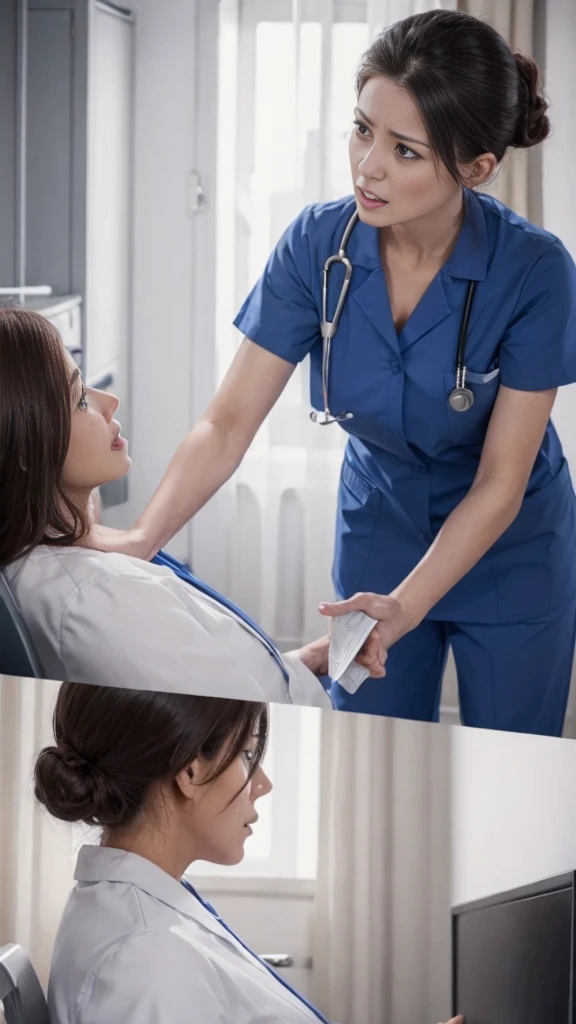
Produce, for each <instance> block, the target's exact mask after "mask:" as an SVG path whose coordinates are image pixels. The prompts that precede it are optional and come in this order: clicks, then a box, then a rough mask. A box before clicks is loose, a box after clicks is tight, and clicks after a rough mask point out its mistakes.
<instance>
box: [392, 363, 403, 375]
mask: <svg viewBox="0 0 576 1024" xmlns="http://www.w3.org/2000/svg"><path fill="white" fill-rule="evenodd" d="M390 369H391V370H392V373H400V370H401V369H402V367H401V366H400V363H390Z"/></svg>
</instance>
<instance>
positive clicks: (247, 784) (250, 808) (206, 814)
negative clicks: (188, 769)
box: [187, 735, 272, 864]
mask: <svg viewBox="0 0 576 1024" xmlns="http://www.w3.org/2000/svg"><path fill="white" fill-rule="evenodd" d="M257 739H258V737H257V735H256V736H254V737H252V738H251V739H250V740H249V741H248V743H247V744H246V749H245V750H243V751H242V753H241V754H240V756H239V757H237V758H236V760H235V761H233V762H232V764H231V765H230V766H229V768H227V769H226V771H225V772H223V773H222V775H220V776H218V778H217V779H214V781H213V782H208V783H206V784H205V785H202V784H201V779H202V774H204V775H206V774H208V773H209V772H210V771H211V770H213V768H214V765H213V764H209V763H207V762H205V763H204V764H202V762H201V761H198V762H196V763H195V764H194V765H193V766H192V770H193V777H196V779H197V782H198V781H199V782H200V786H199V787H198V788H197V789H196V794H195V796H194V797H193V799H192V800H191V801H190V802H191V804H192V806H191V808H190V809H189V813H188V815H187V828H188V831H189V835H190V848H191V849H192V848H193V849H194V860H205V861H209V862H210V863H212V864H238V863H239V862H240V861H241V860H242V858H243V857H244V843H245V842H246V840H247V839H248V837H249V836H251V835H252V826H253V825H254V824H255V823H256V821H257V820H258V814H257V811H256V807H255V804H256V801H257V800H258V799H259V798H260V797H261V796H266V795H267V794H268V793H269V792H270V790H271V789H272V783H271V782H270V779H269V778H268V776H267V775H266V774H265V772H264V771H263V770H262V768H261V767H258V769H257V770H256V772H255V774H254V775H253V776H252V778H251V779H250V780H248V775H249V771H250V763H251V759H252V757H253V753H254V750H255V747H256V743H257Z"/></svg>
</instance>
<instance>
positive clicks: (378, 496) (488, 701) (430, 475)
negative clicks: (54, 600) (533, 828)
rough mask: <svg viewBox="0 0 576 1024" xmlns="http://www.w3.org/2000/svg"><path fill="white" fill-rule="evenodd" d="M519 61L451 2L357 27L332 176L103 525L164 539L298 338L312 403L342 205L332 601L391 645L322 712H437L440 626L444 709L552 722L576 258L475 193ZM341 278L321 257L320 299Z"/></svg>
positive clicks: (332, 401) (525, 126) (249, 420)
mask: <svg viewBox="0 0 576 1024" xmlns="http://www.w3.org/2000/svg"><path fill="white" fill-rule="evenodd" d="M537 79H538V72H537V68H536V65H535V64H534V62H533V61H532V60H530V59H529V58H527V57H524V56H522V55H520V54H513V53H512V52H511V50H510V49H509V47H508V45H507V44H506V42H505V41H504V39H503V38H502V37H501V36H500V35H499V34H498V33H497V32H496V31H494V29H492V28H491V27H490V26H489V25H488V24H486V23H485V22H483V21H480V20H478V19H476V18H473V17H471V16H469V15H466V14H461V13H455V12H450V11H440V10H435V11H430V12H428V13H426V14H420V15H416V16H414V17H411V18H407V19H406V20H404V21H401V22H399V23H397V24H395V25H393V26H392V27H391V28H389V29H387V30H386V31H384V33H382V34H381V35H380V36H379V37H378V38H377V39H376V41H375V42H374V43H373V45H372V46H371V47H370V49H369V50H368V51H367V53H366V54H365V55H364V58H363V60H362V63H361V66H360V69H359V72H358V77H357V105H356V109H355V111H354V114H353V118H354V123H353V129H352V133H351V137H350V165H351V174H352V183H353V188H354V192H353V195H352V196H349V197H346V198H344V199H341V200H337V201H334V202H328V203H317V204H314V205H312V206H310V207H307V208H306V209H305V210H303V212H302V213H301V214H300V215H299V216H298V217H297V218H296V220H295V221H294V222H293V223H292V224H291V226H290V227H289V228H288V230H287V231H286V232H285V234H284V236H283V237H282V239H281V240H280V242H279V243H278V245H277V247H276V249H275V250H274V252H273V253H272V255H271V256H270V259H269V261H268V264H267V266H266V269H265V271H264V273H263V275H262V277H261V279H260V280H259V282H258V283H257V284H256V286H255V288H254V289H253V291H252V293H251V294H250V295H249V296H248V298H247V299H246V301H245V303H244V305H243V306H242V309H241V310H240V313H239V314H238V316H237V318H236V321H235V323H236V326H237V327H238V328H239V329H240V330H241V331H242V332H243V334H244V335H245V340H244V342H243V345H242V347H241V348H240V351H239V353H238V355H237V357H236V359H235V361H234V363H233V365H232V367H231V369H230V371H229V373H228V376H227V378H226V380H225V381H224V383H223V385H222V387H221V389H220V391H219V393H218V395H217V396H216V398H215V400H214V402H213V403H212V405H211V406H210V408H209V409H208V411H207V413H206V414H205V416H204V418H203V419H202V421H201V422H200V423H199V424H198V425H197V426H196V427H195V428H194V429H193V430H192V432H191V433H190V435H189V436H188V438H186V439H185V441H184V442H183V443H182V445H181V448H180V450H179V452H178V453H177V454H176V456H175V458H174V460H173V462H172V465H171V467H170V468H169V471H168V473H167V475H166V477H165V479H164V481H163V482H162V484H161V486H160V488H159V490H158V492H157V494H156V495H155V497H154V498H153V500H152V502H151V505H150V506H149V508H148V510H147V511H146V512H145V513H144V515H143V517H142V518H141V520H140V521H139V522H138V523H137V524H136V528H135V529H134V530H133V531H131V532H129V533H128V535H126V536H125V537H123V538H117V542H118V543H120V544H123V545H126V546H127V547H128V549H129V547H130V545H136V546H138V545H141V546H142V547H143V548H144V549H146V548H147V547H148V548H150V549H151V550H152V551H153V550H155V549H156V547H158V546H159V545H161V544H162V543H164V542H165V541H166V539H167V537H169V536H172V535H173V534H174V533H175V532H176V531H177V529H179V528H180V526H181V525H182V523H183V522H185V521H186V519H188V518H189V517H190V516H191V515H193V514H194V513H195V512H196V511H197V510H198V509H199V508H200V507H201V505H203V504H204V502H205V501H206V500H208V498H209V497H210V496H211V495H212V494H213V493H214V492H215V491H216V490H217V488H218V487H219V486H221V485H222V483H223V482H224V480H225V479H227V477H229V476H230V474H231V473H232V472H233V471H234V469H235V468H236V467H237V465H238V464H239V462H240V460H241V458H242V456H243V454H244V452H245V451H246V449H247V447H248V445H249V444H250V442H251V440H252V438H253V437H254V434H255V432H256V430H257V429H258V427H259V426H260V424H261V422H262V420H263V419H264V418H265V416H266V415H267V414H268V412H269V410H270V409H271V407H272V406H273V405H274V403H275V401H276V400H277V398H278V396H279V395H280V393H281V391H282V390H283V388H284V387H285V386H286V383H287V381H288V379H289V378H290V375H291V374H292V372H293V369H294V367H295V365H296V364H297V363H299V362H300V361H301V360H303V359H304V358H305V357H306V356H307V355H309V356H310V375H311V394H312V403H313V405H314V407H315V408H316V409H317V410H323V409H324V408H325V400H324V394H323V390H322V338H321V332H320V321H321V319H322V270H323V268H324V265H325V262H326V260H327V259H328V258H329V257H330V256H331V255H333V254H335V253H337V252H338V251H339V249H340V247H341V242H342V238H343V236H344V232H345V229H346V227H347V225H349V224H350V221H351V216H352V214H353V213H355V212H357V214H358V221H357V223H356V224H355V225H354V226H353V228H352V230H351V233H350V237H349V239H348V240H347V245H346V254H347V257H348V258H349V260H350V262H351V265H352V276H351V280H350V284H349V289H348V294H347V296H346V300H345V302H344V305H343V308H342V312H341V317H340V321H339V324H338V330H337V333H336V336H335V338H334V341H333V344H332V350H331V365H330V375H329V388H328V392H329V396H328V397H329V405H330V409H331V411H332V413H333V414H334V415H336V416H340V415H341V414H342V413H344V412H349V413H351V414H352V416H351V418H345V419H342V420H341V422H340V427H341V428H342V429H343V430H345V431H346V432H347V434H348V435H349V440H348V446H347V449H346V454H345V458H344V463H343V467H342V475H341V482H340V490H339V497H338V514H337V525H336V546H335V555H334V567H333V582H334V587H335V590H336V592H337V595H338V597H339V598H341V599H349V598H351V597H352V596H353V595H354V594H355V592H357V591H370V592H374V593H375V594H377V595H383V596H384V598H385V604H386V610H385V614H383V615H382V616H381V617H382V619H383V622H384V625H382V626H381V628H380V631H381V637H382V640H383V643H384V646H385V647H386V649H389V654H388V659H387V662H386V675H385V678H372V679H369V680H367V681H366V682H365V683H364V684H363V685H362V686H361V687H360V689H359V690H358V691H357V692H356V693H355V694H354V695H350V694H348V693H347V692H345V691H344V690H343V689H342V688H341V687H340V686H339V685H338V684H337V683H335V684H334V685H333V687H332V698H333V700H334V703H335V705H336V706H337V707H340V708H346V709H348V710H354V711H365V712H377V713H381V714H390V715H397V716H400V717H407V718H415V719H422V720H432V721H434V720H437V718H438V711H439V700H440V691H441V681H442V676H443V671H444V667H445V663H446V657H447V651H448V647H449V645H450V646H451V647H452V650H453V653H454V657H455V661H456V666H457V671H458V680H459V689H460V705H461V717H462V721H463V722H464V723H465V724H467V725H472V726H478V727H491V728H497V729H506V730H513V731H523V732H533V733H543V734H550V735H560V734H561V732H562V727H563V721H564V715H565V709H566V701H567V697H568V691H569V686H570V678H571V670H572V661H573V651H574V637H575V627H576V498H575V495H574V492H573V488H572V484H571V480H570V475H569V471H568V466H567V463H566V460H565V458H564V455H563V452H562V448H561V445H560V442H559V440H558V436H557V434H556V431H555V429H554V427H553V425H552V423H551V421H550V415H551V411H552V407H553V404H554V399H555V396H556V392H557V388H558V387H560V386H561V385H564V384H569V383H572V382H574V381H576V269H575V267H574V264H573V262H572V260H571V258H570V256H569V255H568V253H567V252H566V250H565V248H564V246H563V245H562V243H561V242H560V241H559V240H558V239H557V238H555V237H554V236H552V235H550V234H548V233H547V232H545V231H543V230H541V229H539V228H537V227H535V226H534V225H533V224H530V223H529V222H527V221H526V220H524V219H522V218H521V217H519V216H517V215H516V214H515V213H513V212H512V211H511V210H509V209H507V208H506V207H505V206H503V205H502V204H501V203H499V202H497V201H496V200H494V199H493V198H490V197H488V196H487V195H485V194H482V193H479V192H476V191H475V189H476V188H478V187H482V186H483V185H485V184H486V183H487V182H489V181H490V180H491V179H492V178H493V176H494V174H495V172H496V171H497V169H498V167H499V165H500V163H501V161H502V160H503V159H504V157H505V155H506V153H507V152H508V150H509V149H510V148H520V149H522V148H528V147H531V146H534V145H536V144H537V143H540V142H542V141H543V140H544V139H545V138H546V136H547V135H548V133H549V122H548V118H547V116H546V103H545V101H544V99H543V98H542V96H541V95H540V93H539V91H538V84H537ZM342 279H343V272H342V268H341V267H340V268H338V266H336V267H335V268H334V269H333V272H332V274H331V279H330V284H329V289H328V292H329V294H328V313H327V318H328V319H330V318H331V316H332V313H333V311H334V309H335V306H336V303H337V300H338V294H339V291H340V287H341V284H342ZM466 321H467V323H466ZM463 328H465V330H463ZM461 340H462V341H464V342H465V345H464V352H463V353H462V346H461V345H460V344H459V343H460V341H461ZM459 349H460V351H459ZM455 390H456V394H454V391H455ZM328 429H333V430H335V429H338V428H337V427H336V426H332V427H330V428H328ZM95 539H96V538H95ZM99 543H100V544H106V543H116V541H114V540H113V538H111V537H108V538H105V537H104V535H101V537H100V538H99ZM328 611H335V609H334V608H332V609H330V608H328ZM379 617H380V616H379Z"/></svg>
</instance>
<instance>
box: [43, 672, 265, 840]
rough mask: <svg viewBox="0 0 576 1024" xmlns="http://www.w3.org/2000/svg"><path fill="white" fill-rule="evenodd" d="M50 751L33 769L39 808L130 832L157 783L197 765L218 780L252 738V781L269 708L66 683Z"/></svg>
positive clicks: (169, 780)
mask: <svg viewBox="0 0 576 1024" xmlns="http://www.w3.org/2000/svg"><path fill="white" fill-rule="evenodd" d="M53 725H54V738H55V745H53V746H50V747H45V749H44V750H42V751H41V753H40V754H39V756H38V759H37V761H36V766H35V769H34V779H35V794H36V798H37V800H39V801H40V803H42V804H43V805H44V806H45V807H46V808H47V810H48V811H49V812H50V813H51V814H52V815H54V817H56V818H59V819H60V820H61V821H69V822H81V821H83V822H85V823H86V824H88V825H100V826H102V827H103V828H123V827H125V826H129V825H131V824H132V823H133V822H134V821H135V820H136V819H137V818H138V817H139V816H140V815H141V814H142V813H143V812H144V810H145V808H146V805H147V802H148V797H149V795H150V793H151V790H152V789H153V787H154V786H156V785H158V784H159V783H164V784H174V785H175V783H174V781H173V780H174V779H175V777H176V776H177V775H178V774H179V772H181V771H182V770H183V769H185V768H186V767H187V766H188V765H190V764H191V762H192V761H194V760H196V758H197V757H200V756H201V757H204V758H205V759H206V760H207V761H210V762H212V765H213V767H212V770H211V772H210V773H209V776H208V777H206V778H205V780H204V781H205V782H208V781H212V780H214V779H216V778H218V777H219V776H220V775H222V774H223V772H225V771H226V769H227V768H228V767H229V766H230V765H231V764H232V763H233V761H235V760H236V758H237V757H238V756H239V755H240V754H241V752H242V750H243V749H244V747H245V746H246V745H247V743H248V742H249V740H250V738H251V736H252V735H253V734H254V732H255V730H257V735H258V739H257V743H256V749H255V750H254V753H253V758H252V761H251V763H250V771H249V776H248V778H249V779H250V778H252V776H253V775H254V774H255V772H256V771H257V769H258V766H259V765H260V763H261V761H262V757H263V756H264V750H265V747H266V739H267V733H268V707H267V705H266V704H261V703H257V702H253V701H246V700H230V699H228V698H224V697H200V696H196V695H193V694H182V693H162V692H156V691H154V690H132V689H126V688H124V687H109V686H91V685H89V684H87V683H70V682H66V683H63V684H62V686H61V687H60V690H59V693H58V698H57V701H56V707H55V710H54V719H53Z"/></svg>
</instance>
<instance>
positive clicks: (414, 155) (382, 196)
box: [350, 75, 460, 227]
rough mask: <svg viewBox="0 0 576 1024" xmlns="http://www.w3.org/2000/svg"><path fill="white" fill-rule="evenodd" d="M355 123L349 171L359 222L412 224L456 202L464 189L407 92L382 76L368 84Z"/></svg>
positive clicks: (382, 224)
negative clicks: (439, 156) (437, 157)
mask: <svg viewBox="0 0 576 1024" xmlns="http://www.w3.org/2000/svg"><path fill="white" fill-rule="evenodd" d="M354 118H355V123H354V125H353V128H352V134H351V136H350V165H351V170H352V180H353V182H354V194H355V196H356V204H357V208H358V213H359V216H360V220H362V221H364V222H365V223H367V224H371V225H373V226H375V227H392V226H393V225H397V224H408V223H410V222H413V221H417V220H420V219H424V218H429V217H430V215H432V214H434V213H437V212H439V211H440V210H441V209H442V208H443V207H444V206H446V205H447V204H448V203H449V202H450V201H451V200H453V199H454V198H455V196H456V195H457V194H458V192H459V191H460V186H459V185H458V184H457V183H456V182H455V181H454V179H453V178H452V177H451V176H450V174H449V173H448V171H447V170H446V168H445V167H444V165H443V164H440V163H439V162H438V161H437V160H435V159H434V155H433V153H432V150H431V149H430V145H429V140H428V135H427V133H426V130H425V128H424V125H423V123H422V119H421V117H420V114H419V113H418V109H417V107H416V104H415V103H414V101H413V99H412V98H411V96H410V94H409V93H408V92H407V90H406V89H403V88H402V87H401V86H399V85H397V84H396V83H395V82H393V81H391V79H389V78H385V77H384V76H383V75H378V76H377V77H375V78H371V79H369V81H368V82H367V83H366V84H365V86H364V88H363V89H362V92H361V93H360V96H359V97H358V106H357V107H356V111H355V113H354ZM365 193H368V197H367V196H366V194H365ZM369 196H377V197H378V200H381V201H380V202H379V201H375V200H374V199H370V198H369Z"/></svg>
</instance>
